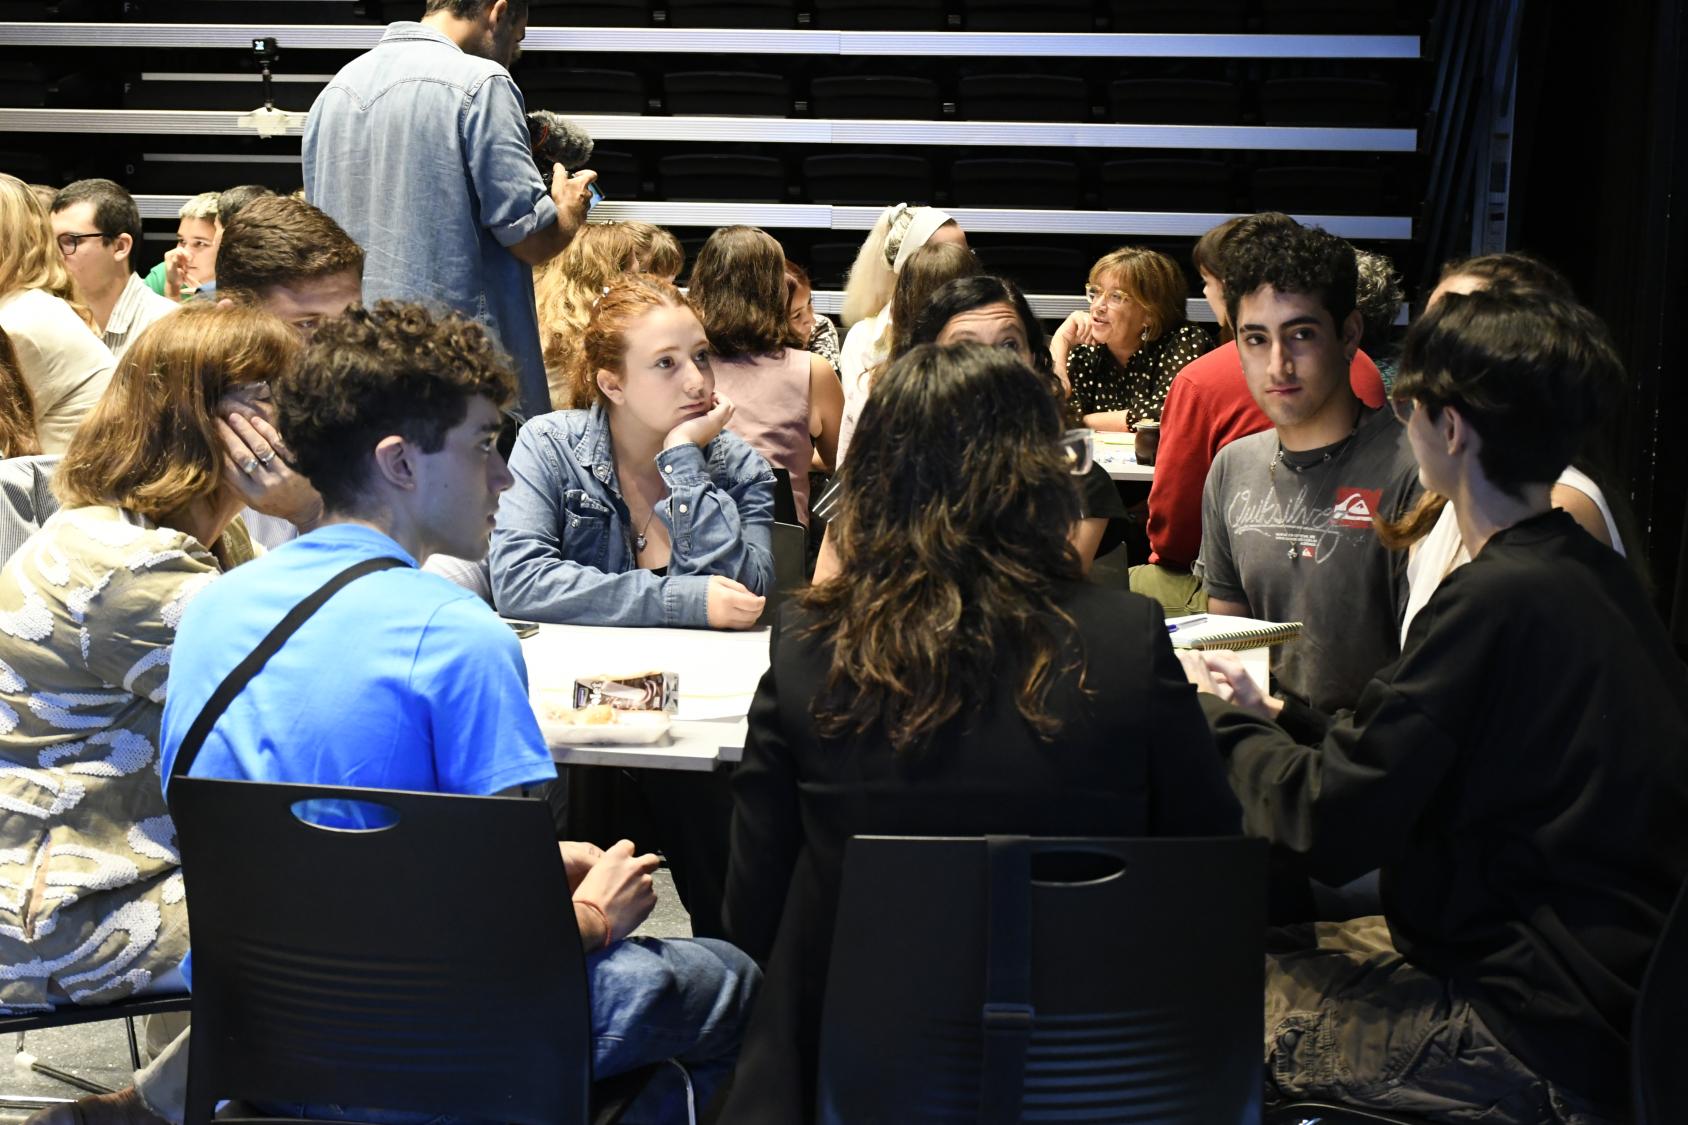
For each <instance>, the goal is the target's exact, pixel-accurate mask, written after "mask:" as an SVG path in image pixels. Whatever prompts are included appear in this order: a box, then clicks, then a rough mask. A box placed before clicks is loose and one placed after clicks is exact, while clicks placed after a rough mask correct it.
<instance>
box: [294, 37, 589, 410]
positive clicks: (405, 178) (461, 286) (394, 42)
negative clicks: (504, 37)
mask: <svg viewBox="0 0 1688 1125" xmlns="http://www.w3.org/2000/svg"><path fill="white" fill-rule="evenodd" d="M525 112H526V109H525V106H524V103H523V101H522V94H521V91H520V90H518V89H517V88H516V83H515V80H514V79H512V78H511V77H510V72H509V71H507V70H505V69H504V68H503V67H502V66H500V65H498V64H497V63H496V62H493V61H492V60H490V59H483V58H478V57H476V56H474V55H469V54H465V53H464V52H463V51H462V50H461V49H459V48H458V46H457V45H456V44H455V43H453V42H452V41H451V40H450V39H447V38H446V37H445V36H444V35H441V34H440V33H439V32H437V31H435V30H433V29H432V28H430V27H426V26H424V25H423V24H420V23H395V24H392V25H390V26H389V27H388V28H387V31H386V34H385V35H383V36H382V37H381V41H380V42H379V43H377V44H376V45H375V47H374V48H373V49H372V50H370V51H368V52H367V53H365V54H362V55H359V56H358V57H357V58H355V59H353V60H352V61H351V62H349V63H347V64H346V65H345V67H343V68H342V69H341V71H340V73H339V74H336V75H335V76H334V80H333V81H332V82H330V83H329V84H328V86H327V88H325V89H324V90H323V92H322V94H321V95H319V96H318V98H317V100H316V103H315V104H314V105H312V106H311V113H310V117H309V119H308V120H307V121H306V123H305V140H304V147H303V156H304V170H305V194H306V196H307V197H308V198H309V199H310V201H311V202H312V203H314V204H316V206H318V207H320V208H322V209H323V210H324V211H326V212H327V213H328V214H329V215H330V216H331V217H332V218H333V219H334V221H335V222H337V223H339V224H340V225H341V226H342V227H344V228H345V229H346V233H347V234H349V235H351V236H352V238H353V239H355V240H356V241H357V243H358V245H359V246H362V247H363V252H364V255H365V258H364V268H363V299H364V303H365V304H373V303H374V302H376V301H378V300H380V299H381V298H383V297H392V298H396V299H398V300H405V301H422V302H425V303H431V304H435V305H443V306H450V307H451V308H455V309H457V310H458V311H460V312H462V313H463V314H464V315H466V316H469V317H473V318H474V319H476V320H478V321H480V322H481V323H482V324H485V325H486V326H487V328H488V329H489V330H490V331H491V332H492V335H493V337H494V338H495V339H496V340H497V341H498V342H499V344H500V345H502V346H503V348H504V350H505V351H506V352H508V353H509V354H510V358H511V360H512V362H513V363H514V365H515V368H516V376H517V380H518V383H519V385H520V387H521V392H522V404H523V406H524V408H525V409H526V411H527V413H528V414H529V415H533V414H541V413H544V412H545V411H547V410H549V409H551V402H550V392H549V391H548V389H547V386H546V382H545V363H544V360H543V359H542V357H541V355H540V350H539V319H538V314H537V313H536V312H535V311H534V304H533V269H532V267H530V266H528V265H527V264H525V263H524V262H522V261H521V259H519V258H517V257H516V256H515V255H514V254H512V253H510V251H509V250H507V249H505V247H508V246H511V245H514V244H515V243H517V242H520V241H521V240H522V239H524V238H526V237H527V236H528V235H530V234H532V233H533V232H534V231H536V230H540V229H542V228H544V227H548V226H550V225H552V224H553V223H555V222H556V221H557V206H556V204H555V203H553V202H552V201H551V197H550V195H549V193H548V192H547V191H546V190H545V181H544V180H542V179H540V177H539V170H538V169H537V168H535V167H534V164H533V153H532V150H531V148H530V147H529V145H528V133H527V123H526V121H525V120H524V116H523V115H524V114H525Z"/></svg>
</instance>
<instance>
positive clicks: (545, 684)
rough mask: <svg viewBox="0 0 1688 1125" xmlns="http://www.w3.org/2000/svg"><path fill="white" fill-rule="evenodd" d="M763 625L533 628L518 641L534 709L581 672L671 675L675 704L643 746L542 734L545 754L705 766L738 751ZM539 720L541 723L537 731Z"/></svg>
mask: <svg viewBox="0 0 1688 1125" xmlns="http://www.w3.org/2000/svg"><path fill="white" fill-rule="evenodd" d="M768 635H769V631H768V630H767V629H766V628H762V629H752V630H749V631H746V632H717V631H715V630H713V629H609V628H600V627H596V626H590V625H541V626H540V627H539V632H537V633H535V634H534V635H533V636H531V637H527V638H524V639H523V641H522V655H523V657H524V658H526V660H527V667H528V691H529V694H530V697H531V698H532V700H533V701H534V704H535V713H536V714H543V712H542V711H540V709H539V707H538V703H539V699H540V693H541V692H544V691H546V690H547V689H550V690H553V691H564V692H567V691H568V690H569V689H570V688H572V687H573V685H574V681H575V680H576V679H577V678H578V677H581V676H601V675H619V674H623V673H638V672H653V671H663V672H675V673H678V674H679V677H680V708H679V712H678V713H677V714H676V715H675V717H674V724H673V726H671V727H670V728H669V731H668V735H667V736H666V737H665V738H664V739H663V740H662V741H660V742H656V743H653V744H651V745H649V746H570V745H563V744H562V743H560V742H556V741H554V740H552V739H551V738H550V737H547V739H546V742H547V744H548V745H549V747H550V750H551V757H552V759H553V760H555V761H556V762H558V763H560V764H563V765H573V766H625V767H629V768H635V769H676V770H711V769H714V768H715V765H716V763H718V762H736V761H738V760H739V759H740V758H741V757H743V756H744V740H745V735H746V732H747V729H748V728H747V724H746V722H745V715H746V714H748V713H749V711H750V701H751V699H752V697H754V696H755V694H756V685H757V683H758V682H759V681H760V680H761V678H762V673H763V672H766V671H767V670H768ZM546 727H547V724H546V723H544V722H543V721H541V723H540V728H541V729H542V730H544V729H546Z"/></svg>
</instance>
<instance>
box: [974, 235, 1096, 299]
mask: <svg viewBox="0 0 1688 1125" xmlns="http://www.w3.org/2000/svg"><path fill="white" fill-rule="evenodd" d="M974 249H975V250H976V251H977V252H978V255H979V260H980V261H982V262H984V263H985V268H986V269H988V270H989V271H990V272H991V273H994V274H998V275H1000V276H1002V277H1007V278H1012V279H1013V280H1014V282H1015V283H1016V284H1018V285H1019V286H1020V288H1021V289H1022V290H1023V291H1025V292H1027V293H1071V294H1074V295H1075V296H1076V295H1077V294H1079V293H1081V292H1082V291H1083V290H1084V279H1085V278H1086V277H1088V276H1090V264H1091V262H1092V261H1093V260H1094V259H1093V258H1092V257H1091V256H1090V255H1088V254H1084V253H1081V252H1080V251H1078V250H1074V249H1073V248H1071V247H1069V246H988V245H985V246H976V247H974Z"/></svg>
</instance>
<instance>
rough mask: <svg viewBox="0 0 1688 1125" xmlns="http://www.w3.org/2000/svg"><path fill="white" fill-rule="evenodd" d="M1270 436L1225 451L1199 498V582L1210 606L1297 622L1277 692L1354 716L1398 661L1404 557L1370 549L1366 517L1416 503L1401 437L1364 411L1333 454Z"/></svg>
mask: <svg viewBox="0 0 1688 1125" xmlns="http://www.w3.org/2000/svg"><path fill="white" fill-rule="evenodd" d="M1277 454H1278V435H1277V431H1276V430H1266V431H1264V432H1263V433H1258V434H1251V435H1249V436H1248V437H1245V438H1239V439H1238V440H1236V441H1234V442H1232V443H1231V444H1230V445H1227V446H1226V447H1225V448H1224V449H1221V450H1220V451H1219V456H1218V457H1217V458H1215V459H1214V462H1213V468H1212V469H1211V470H1210V471H1209V473H1208V476H1207V487H1206V490H1205V491H1204V493H1203V495H1202V548H1201V558H1200V559H1198V560H1197V562H1196V573H1197V574H1198V575H1200V577H1201V579H1202V582H1203V583H1204V584H1205V585H1206V587H1207V592H1208V595H1209V596H1210V597H1215V598H1223V599H1225V600H1227V601H1237V602H1246V603H1248V607H1249V612H1250V613H1251V614H1252V615H1253V616H1255V617H1261V618H1265V619H1267V620H1270V621H1300V622H1303V623H1304V628H1303V629H1302V632H1301V635H1300V636H1299V637H1298V638H1296V639H1295V640H1293V641H1290V642H1288V643H1286V644H1283V645H1280V646H1278V647H1277V648H1275V649H1274V650H1273V653H1272V679H1273V682H1274V683H1275V684H1276V686H1277V689H1278V691H1279V692H1280V693H1281V694H1283V695H1286V696H1291V697H1294V698H1295V699H1297V700H1299V701H1301V702H1303V703H1307V704H1309V705H1311V706H1313V707H1315V708H1317V709H1318V710H1320V711H1327V712H1329V711H1338V710H1341V709H1343V708H1345V707H1352V706H1353V705H1354V703H1355V702H1356V701H1357V700H1358V699H1359V697H1360V689H1361V688H1362V687H1364V686H1365V684H1366V681H1367V680H1369V679H1371V677H1372V675H1373V674H1374V673H1376V672H1377V670H1378V669H1380V668H1382V667H1384V666H1385V665H1386V664H1388V663H1389V662H1390V661H1392V660H1394V659H1395V658H1396V657H1397V656H1399V655H1400V620H1401V611H1402V609H1403V608H1404V606H1405V604H1406V593H1407V580H1406V552H1405V551H1390V550H1388V549H1386V548H1385V547H1384V546H1383V544H1382V543H1380V542H1379V541H1378V538H1377V532H1376V530H1375V529H1374V528H1373V527H1372V515H1373V514H1374V513H1376V514H1379V515H1381V516H1382V517H1383V518H1384V519H1386V520H1394V519H1398V518H1399V517H1400V516H1401V515H1402V513H1404V512H1405V511H1406V510H1407V509H1408V508H1409V507H1411V505H1412V503H1413V502H1414V501H1415V500H1416V499H1417V498H1418V493H1419V483H1418V467H1417V464H1416V463H1415V462H1414V461H1413V456H1412V449H1411V447H1410V446H1408V444H1407V433H1406V429H1405V428H1404V427H1402V426H1401V425H1400V424H1399V423H1397V422H1396V421H1395V419H1394V418H1393V417H1392V416H1391V415H1390V413H1389V412H1388V411H1387V410H1373V411H1367V412H1366V414H1365V416H1364V417H1362V418H1361V420H1360V425H1359V428H1358V429H1357V430H1356V431H1355V432H1354V434H1353V435H1352V436H1350V437H1348V438H1345V439H1344V440H1342V441H1340V442H1338V443H1336V444H1335V445H1331V446H1327V447H1325V448H1324V449H1315V450H1310V451H1307V452H1303V453H1289V452H1286V453H1284V454H1283V456H1282V459H1281V460H1280V461H1279V463H1278V464H1277V466H1276V467H1275V468H1274V467H1273V460H1274V458H1275V457H1277Z"/></svg>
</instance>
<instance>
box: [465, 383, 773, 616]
mask: <svg viewBox="0 0 1688 1125" xmlns="http://www.w3.org/2000/svg"><path fill="white" fill-rule="evenodd" d="M656 463H657V466H658V467H659V468H660V469H661V470H662V475H663V476H664V477H665V478H666V479H667V480H668V502H667V503H666V504H662V503H659V504H658V505H657V508H656V518H657V519H660V520H661V521H662V522H663V524H664V525H665V526H666V527H667V528H668V536H669V540H670V542H671V544H672V547H671V553H670V555H669V559H668V574H667V577H663V576H660V575H658V574H656V573H654V572H652V571H649V570H641V569H639V568H638V566H637V565H636V563H635V561H634V553H633V533H632V531H631V529H630V526H629V524H630V522H631V521H630V517H629V515H628V512H627V505H626V503H625V502H624V501H623V500H622V496H621V484H620V482H619V481H618V480H617V479H616V475H615V457H614V455H613V453H612V451H611V447H610V426H609V418H608V417H607V416H606V415H605V413H604V408H603V405H602V404H596V405H594V406H593V407H592V409H590V410H559V411H557V412H556V413H554V414H546V415H543V416H542V417H539V418H535V419H534V420H533V421H531V422H529V423H528V424H527V425H526V426H523V427H522V432H521V433H520V434H519V435H518V436H517V438H516V447H515V449H513V450H511V452H510V473H511V475H512V476H513V477H515V483H514V484H513V485H511V486H510V490H509V491H508V492H506V493H505V494H504V495H503V497H502V498H501V499H500V500H499V504H498V522H497V526H495V527H494V528H493V532H492V553H491V555H490V556H489V558H490V560H491V563H492V596H493V601H494V603H495V604H496V605H497V606H498V611H499V612H500V613H503V614H506V615H508V616H510V617H525V618H529V619H532V620H534V621H553V622H560V623H565V624H570V625H667V626H676V625H697V626H704V625H708V623H709V619H708V604H709V596H708V590H709V579H710V576H712V575H716V574H720V575H725V576H726V577H728V578H733V579H736V580H738V581H740V582H742V583H744V584H745V585H746V586H748V587H749V588H750V589H751V590H754V591H755V592H756V593H758V594H765V593H767V590H768V587H769V586H770V585H771V584H772V582H773V573H774V560H773V553H772V537H773V530H772V529H773V522H774V474H773V472H772V470H770V469H769V468H768V462H767V461H765V460H763V459H762V455H761V454H759V453H757V452H756V451H755V450H754V449H752V448H750V446H748V445H746V444H745V442H744V440H743V439H742V438H740V437H738V436H737V435H736V434H732V433H729V432H727V431H722V432H721V434H720V435H719V436H718V437H716V439H715V440H714V441H712V442H710V443H709V445H708V446H706V447H705V448H703V449H699V448H698V447H697V446H695V445H690V444H687V445H678V446H675V447H674V448H673V449H665V450H663V451H662V452H661V453H659V454H657V458H656Z"/></svg>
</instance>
